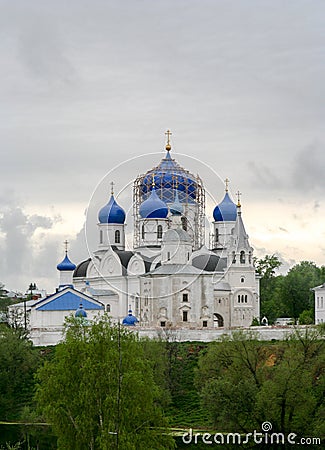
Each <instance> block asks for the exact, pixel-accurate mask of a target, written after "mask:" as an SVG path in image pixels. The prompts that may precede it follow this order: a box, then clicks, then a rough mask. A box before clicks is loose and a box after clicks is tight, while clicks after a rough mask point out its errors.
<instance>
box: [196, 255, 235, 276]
mask: <svg viewBox="0 0 325 450" xmlns="http://www.w3.org/2000/svg"><path fill="white" fill-rule="evenodd" d="M192 264H193V266H194V267H196V268H197V269H201V270H206V271H208V272H219V271H221V270H223V269H225V268H226V267H227V258H220V257H219V256H218V255H213V254H211V253H207V254H203V255H198V256H195V257H194V258H193V259H192Z"/></svg>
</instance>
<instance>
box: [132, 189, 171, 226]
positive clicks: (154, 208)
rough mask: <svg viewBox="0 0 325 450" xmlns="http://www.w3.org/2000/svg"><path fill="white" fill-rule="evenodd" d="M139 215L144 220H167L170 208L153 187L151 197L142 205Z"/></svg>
mask: <svg viewBox="0 0 325 450" xmlns="http://www.w3.org/2000/svg"><path fill="white" fill-rule="evenodd" d="M139 213H140V216H141V217H142V219H166V217H167V214H168V207H167V205H166V203H165V202H164V201H163V200H161V199H160V198H159V197H158V195H157V193H156V189H155V188H154V187H153V188H152V191H151V194H150V195H149V197H148V198H147V199H146V200H144V202H143V203H141V205H140V208H139Z"/></svg>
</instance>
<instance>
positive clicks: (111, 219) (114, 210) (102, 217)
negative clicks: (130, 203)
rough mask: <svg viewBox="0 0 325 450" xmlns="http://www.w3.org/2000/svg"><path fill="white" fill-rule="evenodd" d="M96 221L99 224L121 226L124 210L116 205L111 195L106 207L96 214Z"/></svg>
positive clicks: (123, 219)
mask: <svg viewBox="0 0 325 450" xmlns="http://www.w3.org/2000/svg"><path fill="white" fill-rule="evenodd" d="M98 220H99V222H100V223H119V224H123V223H124V221H125V212H124V209H123V208H122V207H121V206H120V205H118V204H117V203H116V200H115V198H114V195H113V194H112V195H111V198H110V199H109V202H108V203H107V205H105V206H103V207H102V209H101V210H100V211H99V213H98Z"/></svg>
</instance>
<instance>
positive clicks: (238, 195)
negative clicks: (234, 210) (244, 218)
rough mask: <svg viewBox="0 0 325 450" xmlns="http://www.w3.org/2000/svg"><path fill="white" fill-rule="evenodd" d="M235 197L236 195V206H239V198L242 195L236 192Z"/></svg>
mask: <svg viewBox="0 0 325 450" xmlns="http://www.w3.org/2000/svg"><path fill="white" fill-rule="evenodd" d="M236 195H237V200H238V201H237V206H240V196H241V195H242V193H241V192H239V191H237V192H236Z"/></svg>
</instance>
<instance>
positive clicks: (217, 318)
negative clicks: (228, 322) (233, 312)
mask: <svg viewBox="0 0 325 450" xmlns="http://www.w3.org/2000/svg"><path fill="white" fill-rule="evenodd" d="M213 326H214V327H215V328H221V327H223V326H224V322H223V317H222V316H221V315H220V314H218V313H214V314H213Z"/></svg>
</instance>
